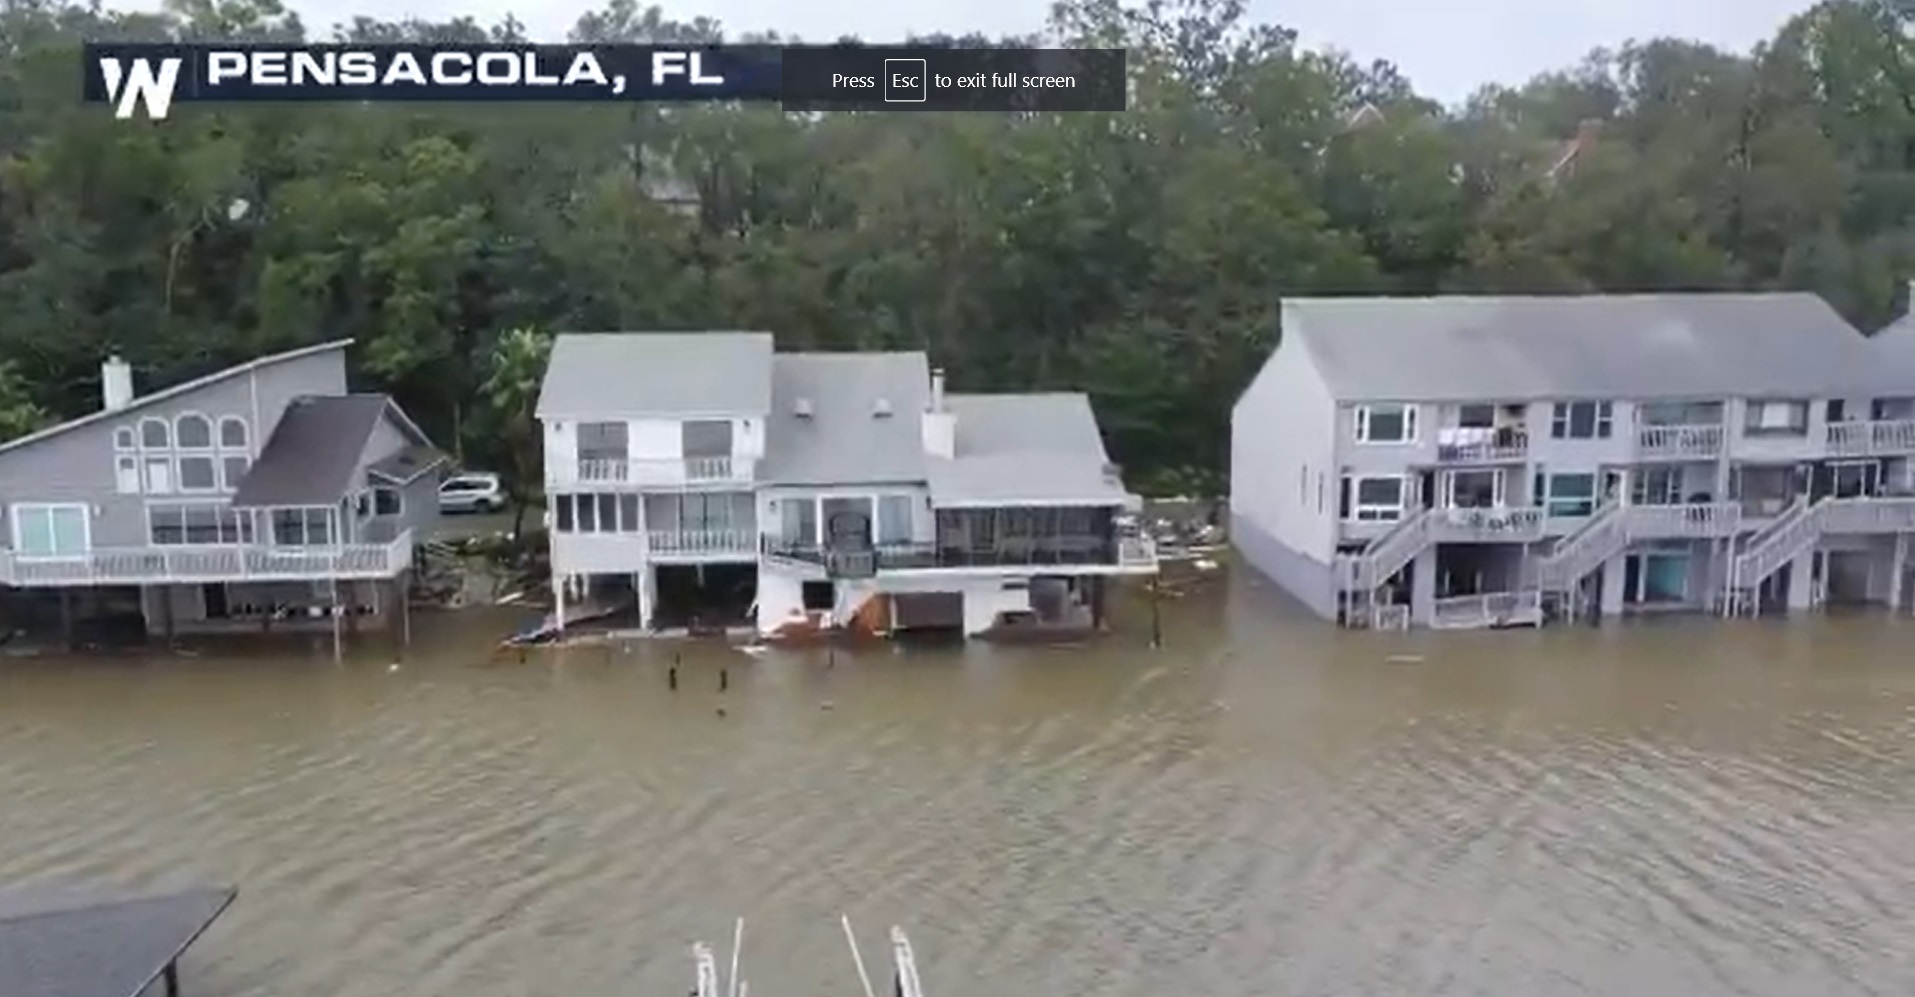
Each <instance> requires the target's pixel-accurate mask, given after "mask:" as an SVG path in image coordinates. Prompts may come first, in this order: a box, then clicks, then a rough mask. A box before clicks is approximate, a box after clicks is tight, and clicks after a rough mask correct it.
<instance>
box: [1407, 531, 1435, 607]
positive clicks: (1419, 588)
mask: <svg viewBox="0 0 1915 997" xmlns="http://www.w3.org/2000/svg"><path fill="white" fill-rule="evenodd" d="M1411 564H1412V565H1413V567H1411V569H1410V622H1411V623H1413V624H1415V625H1416V626H1420V627H1427V626H1429V625H1430V624H1431V623H1433V622H1435V620H1436V545H1435V544H1430V545H1429V546H1427V547H1424V548H1423V549H1422V550H1421V551H1418V552H1417V555H1416V560H1414V561H1412V562H1411Z"/></svg>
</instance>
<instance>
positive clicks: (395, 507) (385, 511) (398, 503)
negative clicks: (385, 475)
mask: <svg viewBox="0 0 1915 997" xmlns="http://www.w3.org/2000/svg"><path fill="white" fill-rule="evenodd" d="M405 511H406V503H405V496H404V495H402V494H400V492H399V489H397V488H374V489H373V490H372V514H373V515H375V516H397V515H399V514H401V513H403V512H405Z"/></svg>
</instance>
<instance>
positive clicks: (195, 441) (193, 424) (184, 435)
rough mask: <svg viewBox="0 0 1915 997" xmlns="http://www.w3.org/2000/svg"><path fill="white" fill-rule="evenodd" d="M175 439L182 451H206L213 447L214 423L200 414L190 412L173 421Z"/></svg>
mask: <svg viewBox="0 0 1915 997" xmlns="http://www.w3.org/2000/svg"><path fill="white" fill-rule="evenodd" d="M173 438H174V439H176V440H178V441H179V446H180V449H182V450H206V449H210V448H211V447H212V446H213V423H212V421H211V420H209V419H207V418H206V417H205V416H203V415H200V414H199V413H198V412H188V413H186V414H185V415H182V416H180V417H179V418H178V419H175V420H173Z"/></svg>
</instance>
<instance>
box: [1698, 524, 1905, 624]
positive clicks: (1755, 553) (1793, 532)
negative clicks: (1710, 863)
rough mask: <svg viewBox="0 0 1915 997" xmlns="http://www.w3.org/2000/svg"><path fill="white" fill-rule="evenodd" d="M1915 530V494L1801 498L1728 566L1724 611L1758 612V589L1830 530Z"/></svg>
mask: <svg viewBox="0 0 1915 997" xmlns="http://www.w3.org/2000/svg"><path fill="white" fill-rule="evenodd" d="M1909 532H1915V497H1907V496H1901V497H1892V498H1890V497H1861V496H1858V497H1854V498H1833V497H1829V498H1823V499H1821V500H1819V501H1816V502H1813V503H1811V502H1809V501H1807V500H1804V499H1798V500H1797V501H1796V503H1795V504H1794V505H1791V506H1790V507H1789V508H1788V509H1787V510H1785V511H1784V512H1783V513H1782V515H1780V516H1778V517H1776V520H1775V522H1773V523H1770V524H1769V525H1768V526H1767V527H1766V528H1764V529H1763V530H1762V531H1761V532H1759V533H1757V534H1756V535H1755V536H1753V537H1750V538H1749V542H1748V544H1747V546H1745V547H1744V548H1743V549H1742V551H1741V552H1740V553H1738V554H1737V555H1736V556H1735V559H1734V560H1733V561H1731V562H1730V565H1729V583H1728V598H1727V601H1726V603H1725V607H1724V609H1725V612H1726V613H1727V614H1728V615H1731V616H1733V615H1737V614H1739V613H1749V614H1753V613H1755V612H1756V611H1757V609H1758V608H1759V606H1758V603H1757V600H1756V593H1757V592H1758V591H1760V589H1761V587H1762V583H1763V582H1766V581H1768V580H1769V578H1770V577H1771V576H1773V575H1774V574H1775V573H1776V572H1777V571H1780V570H1782V566H1783V565H1785V564H1788V563H1789V562H1791V561H1794V560H1795V559H1796V558H1798V557H1801V556H1802V555H1803V554H1804V553H1805V552H1807V551H1809V550H1812V549H1814V547H1815V545H1816V544H1817V543H1819V542H1820V541H1821V539H1822V537H1823V536H1825V535H1827V534H1832V533H1833V534H1884V533H1888V534H1893V533H1909Z"/></svg>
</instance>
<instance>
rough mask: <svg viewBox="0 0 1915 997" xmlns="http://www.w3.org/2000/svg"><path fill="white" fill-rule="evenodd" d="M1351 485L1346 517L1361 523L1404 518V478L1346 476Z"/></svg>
mask: <svg viewBox="0 0 1915 997" xmlns="http://www.w3.org/2000/svg"><path fill="white" fill-rule="evenodd" d="M1344 480H1345V481H1346V482H1348V483H1349V487H1350V497H1351V502H1350V507H1349V509H1348V511H1347V513H1346V518H1348V519H1354V520H1356V521H1357V522H1360V523H1378V522H1390V521H1393V520H1397V519H1401V518H1403V479H1402V478H1401V477H1397V476H1394V475H1392V476H1387V477H1362V478H1345V479H1344Z"/></svg>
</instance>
